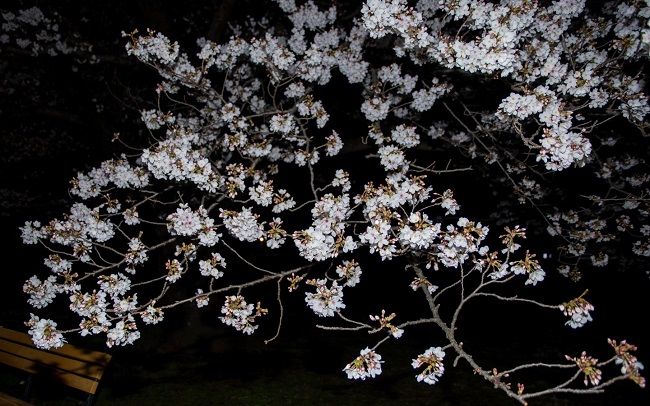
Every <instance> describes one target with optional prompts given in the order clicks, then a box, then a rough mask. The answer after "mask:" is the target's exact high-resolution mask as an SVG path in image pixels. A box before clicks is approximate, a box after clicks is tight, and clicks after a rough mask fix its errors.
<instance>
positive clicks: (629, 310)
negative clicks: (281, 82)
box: [0, 0, 650, 399]
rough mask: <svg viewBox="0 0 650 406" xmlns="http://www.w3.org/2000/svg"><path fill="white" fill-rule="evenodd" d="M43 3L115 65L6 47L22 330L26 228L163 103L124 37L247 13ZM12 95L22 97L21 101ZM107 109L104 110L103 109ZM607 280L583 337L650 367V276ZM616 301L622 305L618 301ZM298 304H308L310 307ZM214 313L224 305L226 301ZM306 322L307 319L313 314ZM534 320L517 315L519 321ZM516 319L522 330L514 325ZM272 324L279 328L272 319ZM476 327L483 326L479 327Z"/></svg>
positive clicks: (12, 238) (4, 171)
mask: <svg viewBox="0 0 650 406" xmlns="http://www.w3.org/2000/svg"><path fill="white" fill-rule="evenodd" d="M38 3H40V4H42V6H43V9H44V10H45V9H46V8H47V7H54V11H57V12H58V13H59V14H60V16H61V27H62V29H63V28H68V27H69V28H71V29H74V30H77V31H78V32H80V33H81V34H82V36H83V37H82V39H83V40H84V41H88V42H90V43H93V44H95V45H94V48H93V49H94V51H95V52H96V53H98V54H100V55H102V56H104V57H105V58H104V60H103V61H102V62H100V63H99V64H96V65H89V64H87V63H81V62H80V61H79V60H78V59H76V58H72V57H68V56H61V57H55V58H51V57H38V58H33V57H31V56H26V55H23V54H22V53H21V52H18V51H17V50H15V49H3V47H2V46H1V45H0V51H1V52H0V77H4V78H5V79H4V80H3V82H0V123H2V125H1V126H0V193H1V194H0V230H2V252H3V253H4V254H5V261H4V266H3V271H4V274H5V278H4V279H3V282H2V283H1V284H0V286H1V287H0V297H2V299H3V302H2V303H3V304H2V306H3V308H4V309H6V310H7V311H6V312H5V311H4V310H3V315H2V317H1V318H0V325H6V326H10V327H13V328H19V327H20V323H22V322H23V321H24V320H25V319H26V318H27V317H28V316H27V314H28V311H29V310H28V309H27V304H26V300H25V299H26V296H25V295H24V294H23V293H22V292H21V286H22V283H23V282H24V280H25V279H27V278H28V277H30V276H31V275H33V274H40V275H44V274H45V273H44V269H43V268H44V267H43V262H42V261H43V258H44V256H45V253H44V250H42V249H40V248H41V247H34V246H27V247H26V246H24V245H22V244H21V242H20V231H19V230H18V227H19V226H20V225H22V224H23V223H24V222H25V221H26V220H35V219H38V220H41V221H46V220H48V219H50V218H52V217H54V216H60V213H63V212H64V210H65V207H66V205H68V204H69V203H70V201H71V199H70V198H69V196H68V194H67V187H68V182H69V180H70V178H71V177H72V176H74V175H75V173H76V171H78V170H83V169H87V168H88V167H89V166H90V165H92V164H96V163H98V162H101V161H102V160H104V159H108V158H111V157H113V155H114V154H115V153H116V152H118V151H119V149H117V146H116V145H115V144H113V143H111V142H110V139H111V135H112V134H113V133H114V132H125V133H126V132H128V131H133V126H132V125H133V123H134V122H136V121H137V117H138V113H137V111H138V109H139V108H142V107H143V106H145V105H146V103H151V101H152V100H153V97H152V96H153V95H154V93H153V91H152V90H151V88H152V84H154V83H156V81H157V78H156V76H155V75H154V74H153V71H152V70H150V69H148V68H146V67H143V66H140V65H139V64H138V62H137V61H135V59H134V58H129V57H127V56H126V54H125V51H124V44H125V43H126V39H125V38H121V37H120V32H121V31H130V30H132V29H134V28H138V29H139V30H140V31H141V32H144V31H145V30H146V28H154V29H160V30H161V31H163V32H164V33H166V34H168V35H169V36H170V37H172V38H178V40H179V42H181V43H183V44H186V45H192V42H191V38H193V37H196V36H212V37H213V38H215V39H217V38H220V37H221V36H222V35H223V32H224V31H223V27H224V25H223V21H219V18H220V16H223V15H237V13H239V12H240V8H238V6H237V5H236V4H237V3H238V2H237V1H224V2H210V1H199V2H192V7H191V8H190V7H188V6H187V4H186V3H183V2H173V3H172V2H169V5H168V6H160V5H159V4H158V2H155V1H153V0H139V1H136V2H96V1H91V2H87V3H85V4H84V5H82V6H78V5H77V2H74V1H57V2H32V3H30V4H38ZM53 3H56V4H55V5H54V4H53ZM248 3H250V2H248ZM9 4H10V5H11V4H13V3H11V2H10V3H9ZM212 4H221V6H222V9H220V10H217V9H215V8H214V7H213V6H212ZM245 6H246V4H244V6H243V7H244V8H245ZM3 7H7V5H3ZM239 7H242V6H241V4H240V5H239ZM249 9H250V8H249ZM229 13H230V14H229ZM188 31H189V33H188ZM9 88H11V89H14V91H13V92H11V94H9V92H8V91H7V89H9ZM97 106H101V108H100V109H99V110H98V108H97ZM461 203H462V202H461ZM551 272H552V271H551ZM602 280H604V281H605V282H606V283H605V285H604V286H601V289H597V290H595V291H593V292H592V294H593V296H592V303H594V304H595V305H596V306H597V307H596V311H595V312H594V318H595V320H596V321H595V322H594V323H593V326H588V327H587V328H586V329H585V331H584V332H578V333H577V336H578V337H580V338H581V339H585V340H587V339H590V338H594V339H595V338H596V337H595V336H597V337H598V340H600V341H599V342H598V346H599V347H600V349H604V347H605V346H606V345H607V344H606V342H605V340H606V339H607V338H608V337H610V332H615V333H616V334H614V335H613V336H611V338H616V339H619V340H620V339H623V338H627V339H628V341H630V342H632V343H634V344H637V345H639V347H640V350H639V352H638V353H639V357H640V359H641V360H642V361H645V363H646V365H650V342H648V340H647V337H648V335H647V333H646V332H644V331H642V328H643V326H645V325H646V324H647V319H648V316H647V315H648V309H649V306H648V303H647V300H646V299H647V291H648V290H647V289H648V287H650V283H648V278H647V276H644V275H643V272H626V273H624V274H623V273H613V274H612V275H611V276H607V277H606V278H603V279H602ZM541 289H548V292H549V294H553V295H555V294H557V292H552V291H551V290H552V289H555V286H551V287H542V288H541ZM612 296H615V297H617V298H618V300H616V301H612V300H611V297H612ZM601 301H602V302H607V306H602V307H600V306H598V305H599V303H601ZM297 302H298V305H300V302H301V301H300V300H298V301H297ZM212 305H213V306H216V301H215V302H214V303H212ZM9 310H10V311H9ZM484 311H485V309H476V310H475V314H476V320H480V319H482V318H484V317H485V316H484V315H483V314H482V312H484ZM296 313H297V314H296V315H297V316H298V317H300V318H301V320H302V317H304V313H303V312H301V311H298V312H296ZM525 314H526V313H525V312H524V313H523V316H522V314H519V313H518V312H517V315H518V316H522V317H525ZM511 316H512V315H511ZM506 320H507V323H508V324H512V321H511V320H509V321H508V317H506ZM553 320H554V321H555V322H557V321H558V320H559V319H558V318H554V319H553ZM309 321H310V322H312V323H313V324H315V323H317V322H319V321H320V320H317V319H316V318H313V317H312V318H311V320H309ZM547 321H548V320H547ZM264 322H265V323H269V324H271V325H272V324H273V322H272V321H271V320H265V321H264ZM301 322H302V321H301ZM468 324H469V325H471V324H473V320H470V321H469V322H468ZM497 325H498V324H495V325H490V326H485V328H486V329H487V330H485V333H482V331H484V329H483V328H482V327H483V325H481V324H480V323H478V324H477V325H474V327H473V328H477V326H480V328H477V333H478V334H479V337H480V336H481V335H482V334H485V335H488V336H489V335H490V332H491V331H494V330H496V328H497V327H496V326H497ZM158 328H159V329H161V330H162V329H164V328H165V326H164V325H162V326H158ZM566 329H568V327H566V328H565V329H564V330H566ZM561 330H562V329H559V328H557V326H554V327H551V328H549V330H548V331H547V332H546V333H547V334H552V333H553V332H558V334H564V333H560V331H561ZM619 332H620V334H619ZM537 333H539V334H540V336H543V334H541V332H535V331H519V332H517V333H513V336H514V337H517V339H518V340H521V341H524V340H526V336H527V335H530V334H537ZM235 334H238V333H235ZM260 339H262V338H260ZM495 340H496V339H495ZM644 341H645V342H644ZM487 342H490V340H487ZM493 344H494V345H497V343H496V342H494V343H493ZM498 344H503V343H502V342H501V343H498ZM361 345H363V343H359V346H361ZM360 348H361V347H360ZM341 367H342V366H341ZM645 375H648V374H647V373H646V374H645ZM624 386H625V388H624V389H625V390H628V391H630V393H636V392H637V391H638V389H637V388H632V387H631V385H624ZM647 391H648V389H646V390H645V392H647ZM649 399H650V398H649Z"/></svg>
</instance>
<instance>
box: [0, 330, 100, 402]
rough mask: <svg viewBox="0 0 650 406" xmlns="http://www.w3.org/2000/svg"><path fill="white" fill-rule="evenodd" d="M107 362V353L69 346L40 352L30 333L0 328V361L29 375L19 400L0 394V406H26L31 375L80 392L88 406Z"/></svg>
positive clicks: (30, 389)
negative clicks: (45, 378) (42, 377)
mask: <svg viewBox="0 0 650 406" xmlns="http://www.w3.org/2000/svg"><path fill="white" fill-rule="evenodd" d="M110 360H111V355H109V354H106V353H103V352H99V351H92V350H88V349H84V348H80V347H76V346H74V345H72V344H65V345H64V346H63V347H61V348H58V349H54V350H41V349H38V348H36V347H35V346H34V344H33V342H32V338H31V336H30V335H29V334H26V333H21V332H18V331H14V330H9V329H6V328H3V327H0V362H2V363H3V364H6V365H9V366H11V367H14V368H17V369H20V370H23V371H25V372H27V373H29V378H28V379H27V381H26V382H25V390H24V393H23V395H22V399H18V398H16V397H13V396H10V395H8V394H6V393H3V392H0V405H16V406H25V405H29V403H27V402H28V401H29V399H30V397H31V392H32V386H33V385H32V384H33V378H34V376H45V377H47V378H48V379H51V380H53V381H55V382H59V383H61V384H63V385H66V386H69V387H71V388H75V389H78V390H80V391H82V392H83V397H84V400H83V402H82V404H83V405H86V406H90V405H91V404H92V401H93V396H94V395H95V393H96V392H97V387H98V385H99V380H100V379H101V378H102V375H103V374H104V370H105V369H106V366H107V365H108V362H109V361H110Z"/></svg>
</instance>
